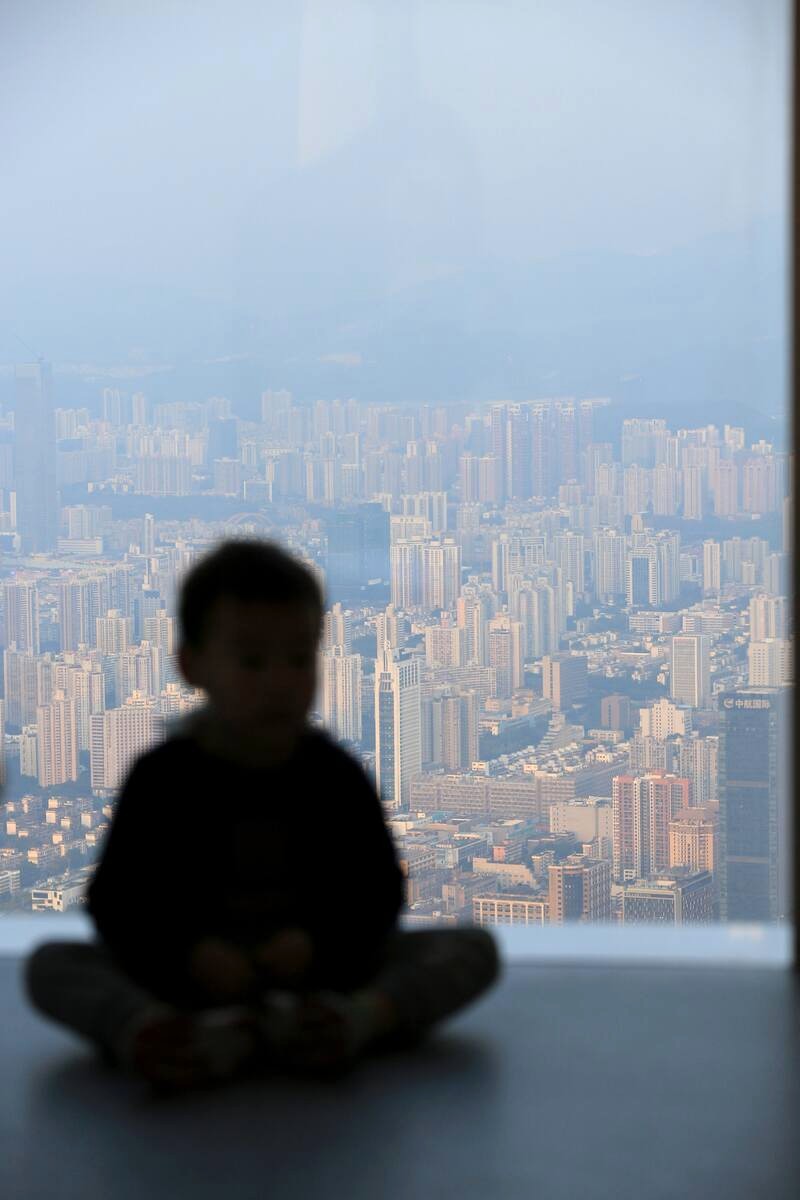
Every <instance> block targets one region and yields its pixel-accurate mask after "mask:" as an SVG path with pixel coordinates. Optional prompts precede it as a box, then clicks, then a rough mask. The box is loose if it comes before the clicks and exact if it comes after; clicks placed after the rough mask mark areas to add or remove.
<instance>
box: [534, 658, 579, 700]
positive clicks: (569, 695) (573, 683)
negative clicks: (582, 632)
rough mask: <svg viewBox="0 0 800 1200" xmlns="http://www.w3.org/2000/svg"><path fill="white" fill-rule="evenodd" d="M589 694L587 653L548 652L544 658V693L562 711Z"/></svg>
mask: <svg viewBox="0 0 800 1200" xmlns="http://www.w3.org/2000/svg"><path fill="white" fill-rule="evenodd" d="M588 694H589V683H588V659H587V658H586V655H585V654H546V655H545V656H544V658H543V659H542V695H543V696H544V698H545V699H546V700H550V701H551V702H552V705H553V708H557V709H560V710H561V711H562V712H563V711H565V710H566V709H568V708H572V706H573V705H574V704H579V703H580V702H581V701H582V700H585V699H586V697H587V696H588Z"/></svg>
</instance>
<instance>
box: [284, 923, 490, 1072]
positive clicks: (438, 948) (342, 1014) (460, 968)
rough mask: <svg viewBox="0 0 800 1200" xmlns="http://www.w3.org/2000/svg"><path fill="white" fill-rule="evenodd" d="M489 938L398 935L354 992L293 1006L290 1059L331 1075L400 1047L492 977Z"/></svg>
mask: <svg viewBox="0 0 800 1200" xmlns="http://www.w3.org/2000/svg"><path fill="white" fill-rule="evenodd" d="M499 970H500V962H499V957H498V954H497V949H496V946H495V941H494V938H493V937H492V936H491V934H489V933H487V932H486V930H483V929H472V928H469V929H425V930H414V931H410V932H404V931H398V932H397V933H395V934H394V935H393V936H392V937H391V938H390V940H389V942H388V943H387V945H386V947H385V950H384V954H383V956H382V960H381V963H380V965H379V967H378V969H377V970H376V972H375V974H374V975H373V977H372V978H371V979H370V980H369V981H368V982H367V983H366V985H365V986H364V987H362V988H361V989H360V990H359V991H357V992H352V993H350V994H349V995H343V994H341V993H335V992H320V993H316V994H315V995H312V996H309V997H308V998H307V999H306V1000H305V1001H304V1002H302V1004H301V1005H300V1007H299V1010H298V1014H297V1026H296V1032H295V1036H294V1059H295V1062H296V1063H297V1064H298V1065H301V1066H305V1067H310V1068H312V1069H319V1068H323V1069H328V1068H333V1069H338V1068H341V1067H343V1066H345V1065H347V1064H348V1063H350V1062H352V1061H354V1059H355V1057H356V1056H357V1055H358V1054H360V1053H362V1052H363V1051H365V1050H367V1049H368V1048H369V1047H370V1046H373V1045H380V1044H384V1045H387V1044H388V1045H391V1044H393V1043H394V1044H398V1043H399V1044H407V1043H408V1041H409V1040H415V1039H416V1038H418V1037H419V1036H420V1035H422V1034H424V1033H425V1032H426V1031H427V1030H428V1029H430V1028H431V1027H432V1026H433V1025H435V1024H436V1023H437V1022H438V1021H441V1020H443V1019H444V1018H445V1017H448V1016H451V1015H452V1014H453V1013H455V1012H457V1011H458V1010H459V1009H461V1008H463V1007H464V1006H465V1005H466V1004H469V1003H470V1002H471V1001H472V1000H475V999H476V998H477V997H478V996H479V995H480V994H481V993H482V992H484V991H485V990H486V989H487V988H488V987H490V986H491V984H492V983H494V981H495V980H496V979H497V976H498V974H499Z"/></svg>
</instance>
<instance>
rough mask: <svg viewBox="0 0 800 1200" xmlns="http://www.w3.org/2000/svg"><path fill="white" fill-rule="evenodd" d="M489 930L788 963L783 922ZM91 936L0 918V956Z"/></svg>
mask: <svg viewBox="0 0 800 1200" xmlns="http://www.w3.org/2000/svg"><path fill="white" fill-rule="evenodd" d="M415 928H418V926H415ZM492 929H493V932H494V933H495V934H496V936H497V939H498V942H499V943H500V947H501V950H502V953H503V957H504V959H505V961H506V962H507V963H512V964H513V963H561V964H564V963H576V964H586V965H590V964H592V963H595V964H598V963H609V962H614V963H625V964H627V965H628V966H652V965H654V964H657V963H664V964H665V965H666V964H671V963H693V964H695V965H698V966H699V965H705V966H713V967H776V968H786V967H788V966H790V965H791V963H792V927H791V926H790V925H684V926H677V927H676V926H673V927H670V928H659V927H657V926H653V925H602V924H596V925H580V924H573V925H560V926H552V925H550V926H533V925H531V926H524V925H499V926H498V925H496V926H493V927H492ZM92 935H93V926H92V922H91V920H90V919H89V917H87V916H84V915H82V914H79V913H66V914H63V915H62V914H57V913H55V914H49V913H41V914H40V913H32V914H31V915H30V916H19V915H9V916H0V956H6V957H7V956H17V955H22V954H27V953H28V952H29V951H30V950H32V949H33V947H34V946H36V945H38V944H39V943H40V942H44V941H48V940H50V939H53V940H56V941H62V940H64V941H71V940H73V939H74V940H77V941H84V940H86V939H88V938H90V937H92Z"/></svg>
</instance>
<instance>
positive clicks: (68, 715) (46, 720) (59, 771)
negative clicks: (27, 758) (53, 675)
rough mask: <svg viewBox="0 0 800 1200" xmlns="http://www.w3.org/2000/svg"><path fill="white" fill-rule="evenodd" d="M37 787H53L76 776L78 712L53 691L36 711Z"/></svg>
mask: <svg viewBox="0 0 800 1200" xmlns="http://www.w3.org/2000/svg"><path fill="white" fill-rule="evenodd" d="M36 728H37V772H38V779H39V787H56V786H57V785H58V784H61V783H72V782H74V781H75V780H76V779H77V778H78V714H77V710H76V705H75V701H74V700H68V699H67V698H66V696H65V695H64V693H63V692H55V693H54V695H53V699H52V702H51V703H50V704H41V705H39V707H38V708H37V710H36Z"/></svg>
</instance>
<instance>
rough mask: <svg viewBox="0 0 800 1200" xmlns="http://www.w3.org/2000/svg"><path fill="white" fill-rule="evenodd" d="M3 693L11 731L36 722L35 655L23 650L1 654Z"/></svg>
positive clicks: (36, 687)
mask: <svg viewBox="0 0 800 1200" xmlns="http://www.w3.org/2000/svg"><path fill="white" fill-rule="evenodd" d="M3 693H4V695H5V701H6V721H7V723H8V725H9V726H10V727H11V728H12V729H13V730H20V729H22V728H23V727H24V726H25V725H33V724H34V722H35V721H36V708H37V706H38V703H39V688H38V679H37V660H36V655H35V654H28V653H27V652H26V651H24V650H6V651H4V653H3Z"/></svg>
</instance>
